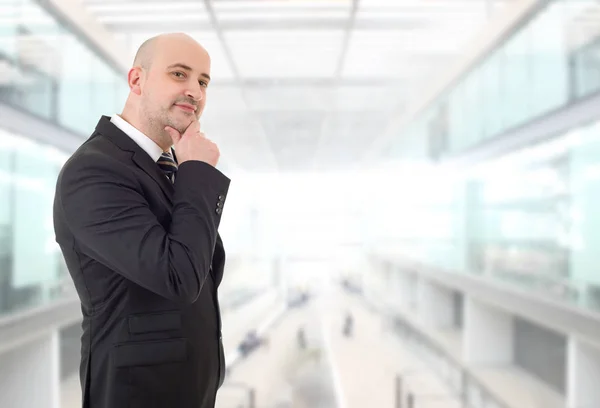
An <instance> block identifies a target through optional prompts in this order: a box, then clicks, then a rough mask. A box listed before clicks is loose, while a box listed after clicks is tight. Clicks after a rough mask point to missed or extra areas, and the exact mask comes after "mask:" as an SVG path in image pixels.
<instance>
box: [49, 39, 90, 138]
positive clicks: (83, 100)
mask: <svg viewBox="0 0 600 408" xmlns="http://www.w3.org/2000/svg"><path fill="white" fill-rule="evenodd" d="M62 43H63V48H62V50H63V53H62V69H61V80H60V85H59V93H58V106H59V109H58V115H59V116H58V117H59V123H61V124H62V125H63V126H65V127H67V128H69V129H71V130H73V131H76V132H81V133H84V134H86V135H87V134H90V133H91V132H92V130H93V127H92V126H93V125H95V123H94V124H93V125H92V123H91V120H90V117H91V114H90V111H91V110H92V108H93V104H92V84H91V78H92V76H91V73H92V54H91V52H90V51H89V50H88V49H87V48H86V47H85V46H84V45H83V44H82V43H81V42H80V41H79V40H78V39H76V38H75V37H74V36H73V35H71V34H70V33H68V32H64V33H63V41H62Z"/></svg>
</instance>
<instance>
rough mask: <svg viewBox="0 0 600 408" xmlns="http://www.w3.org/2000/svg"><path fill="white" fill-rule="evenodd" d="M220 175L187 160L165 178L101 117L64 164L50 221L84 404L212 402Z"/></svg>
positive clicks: (149, 407) (123, 406) (220, 259)
mask: <svg viewBox="0 0 600 408" xmlns="http://www.w3.org/2000/svg"><path fill="white" fill-rule="evenodd" d="M229 182H230V180H229V179H228V178H227V177H225V176H224V175H223V174H222V173H221V172H219V171H218V170H217V169H215V168H214V167H212V166H210V165H209V164H207V163H204V162H200V161H187V162H184V163H182V164H181V165H180V166H179V170H178V172H177V175H176V180H175V184H174V185H173V184H171V183H170V181H169V180H168V179H167V178H166V176H165V175H164V174H163V173H162V172H161V170H160V168H159V167H158V165H157V164H156V163H155V162H154V161H153V160H152V158H150V156H149V155H148V154H147V153H146V152H145V151H144V150H142V149H141V148H140V147H139V146H138V145H137V144H136V143H135V142H134V141H133V140H132V139H130V138H129V137H128V136H127V135H126V134H125V133H123V132H122V131H121V130H119V129H118V128H117V127H116V126H114V125H113V124H112V123H111V122H110V119H109V118H108V117H106V116H103V117H102V118H101V119H100V121H99V122H98V125H97V126H96V131H95V132H94V133H93V134H92V136H91V137H90V138H89V139H88V140H87V141H86V142H85V143H84V144H83V145H82V146H81V147H80V148H79V149H78V150H77V151H76V152H75V153H74V154H73V156H72V157H71V158H70V159H69V160H68V161H67V162H66V163H65V165H64V167H63V169H62V170H61V172H60V174H59V177H58V182H57V186H56V196H55V201H54V229H55V233H56V241H57V242H58V244H59V245H60V247H61V250H62V253H63V255H64V258H65V261H66V263H67V266H68V268H69V272H70V274H71V277H72V278H73V281H74V283H75V287H76V289H77V293H78V294H79V297H80V299H81V306H82V313H83V336H82V344H81V367H80V376H81V386H82V391H83V407H84V408H208V407H211V408H212V407H213V406H214V401H215V395H216V391H217V389H218V387H220V385H221V384H222V382H223V378H224V375H225V361H224V355H223V345H222V341H221V319H220V313H219V306H218V299H217V288H218V286H219V283H220V282H221V278H222V276H223V267H224V263H225V252H224V249H223V244H222V242H221V239H220V237H219V235H218V232H217V228H218V226H219V223H220V219H221V214H222V209H223V204H224V202H225V197H226V194H227V192H228V189H229Z"/></svg>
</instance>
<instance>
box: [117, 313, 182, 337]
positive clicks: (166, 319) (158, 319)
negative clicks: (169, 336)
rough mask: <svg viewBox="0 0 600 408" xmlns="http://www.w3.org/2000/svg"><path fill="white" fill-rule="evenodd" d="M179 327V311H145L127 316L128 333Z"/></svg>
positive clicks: (177, 328) (176, 328)
mask: <svg viewBox="0 0 600 408" xmlns="http://www.w3.org/2000/svg"><path fill="white" fill-rule="evenodd" d="M179 329H181V313H180V312H160V313H147V314H146V313H145V314H138V315H133V316H129V333H131V334H139V333H151V332H158V331H168V330H179Z"/></svg>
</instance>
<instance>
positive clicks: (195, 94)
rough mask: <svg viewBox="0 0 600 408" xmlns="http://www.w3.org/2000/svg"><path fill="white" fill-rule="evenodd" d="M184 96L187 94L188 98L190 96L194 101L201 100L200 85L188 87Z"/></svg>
mask: <svg viewBox="0 0 600 408" xmlns="http://www.w3.org/2000/svg"><path fill="white" fill-rule="evenodd" d="M185 96H187V97H188V98H192V99H193V100H195V101H198V102H199V101H201V100H202V89H201V87H200V85H199V84H198V85H197V86H196V88H192V87H190V88H188V89H187V91H186V92H185Z"/></svg>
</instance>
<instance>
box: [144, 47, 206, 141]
mask: <svg viewBox="0 0 600 408" xmlns="http://www.w3.org/2000/svg"><path fill="white" fill-rule="evenodd" d="M209 81H210V57H209V56H208V53H207V52H206V51H205V50H204V49H203V48H201V47H200V46H199V45H198V44H196V43H194V42H192V41H186V40H182V39H178V40H175V41H174V40H169V41H164V43H160V44H158V45H157V50H156V53H155V54H154V58H153V60H152V61H151V65H150V67H149V69H148V70H147V71H146V72H145V78H144V81H143V85H142V87H141V110H142V114H143V117H144V119H145V120H147V121H148V126H149V128H150V129H151V131H152V132H153V133H154V134H156V135H163V136H164V137H165V138H168V135H166V134H165V133H164V131H163V129H164V127H165V126H167V125H168V126H171V127H172V128H174V129H177V130H178V131H179V132H180V133H183V132H184V131H185V129H186V128H187V127H188V126H189V125H190V123H192V121H193V120H198V119H199V118H200V116H201V115H202V112H203V110H204V106H205V104H206V88H207V86H208V83H209ZM165 143H166V145H168V140H166V141H165Z"/></svg>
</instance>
